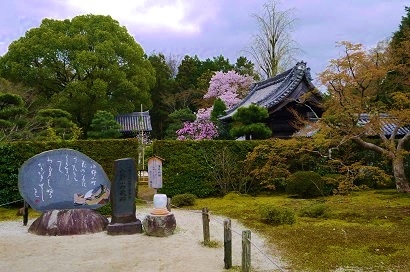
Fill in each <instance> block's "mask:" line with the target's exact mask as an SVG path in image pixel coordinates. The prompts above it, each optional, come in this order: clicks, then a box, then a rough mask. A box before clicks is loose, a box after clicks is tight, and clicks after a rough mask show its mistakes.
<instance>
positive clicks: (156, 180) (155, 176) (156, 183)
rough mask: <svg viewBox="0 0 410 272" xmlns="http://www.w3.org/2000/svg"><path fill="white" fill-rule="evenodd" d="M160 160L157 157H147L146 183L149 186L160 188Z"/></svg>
mask: <svg viewBox="0 0 410 272" xmlns="http://www.w3.org/2000/svg"><path fill="white" fill-rule="evenodd" d="M162 161H163V159H161V158H159V157H155V156H154V157H151V158H149V159H148V184H149V187H150V188H155V189H158V188H162Z"/></svg>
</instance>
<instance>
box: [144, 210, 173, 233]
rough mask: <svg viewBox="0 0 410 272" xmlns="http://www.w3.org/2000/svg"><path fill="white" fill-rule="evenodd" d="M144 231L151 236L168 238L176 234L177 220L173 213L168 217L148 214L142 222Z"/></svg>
mask: <svg viewBox="0 0 410 272" xmlns="http://www.w3.org/2000/svg"><path fill="white" fill-rule="evenodd" d="M142 225H143V227H144V231H145V233H146V234H147V235H149V236H157V237H166V236H170V235H171V234H173V233H174V230H175V227H176V225H177V224H176V220H175V216H174V214H173V213H169V214H167V215H154V214H148V215H147V216H146V217H145V218H144V220H142Z"/></svg>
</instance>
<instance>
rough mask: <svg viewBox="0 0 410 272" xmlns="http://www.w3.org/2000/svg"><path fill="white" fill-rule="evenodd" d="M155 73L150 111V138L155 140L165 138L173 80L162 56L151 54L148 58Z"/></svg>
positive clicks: (160, 54) (173, 85)
mask: <svg viewBox="0 0 410 272" xmlns="http://www.w3.org/2000/svg"><path fill="white" fill-rule="evenodd" d="M148 59H149V61H150V62H151V65H152V66H153V67H154V69H155V72H156V82H155V85H154V87H153V88H152V89H151V100H152V105H153V107H152V110H151V111H150V115H151V120H152V132H151V136H152V137H153V138H156V139H162V138H164V137H165V130H166V127H167V126H168V123H169V120H168V115H169V114H170V113H171V112H172V111H171V107H169V106H168V104H167V101H168V102H169V101H170V100H171V99H170V98H171V97H173V96H174V95H173V93H174V92H175V89H176V88H175V79H174V78H173V74H172V70H171V68H170V67H169V65H168V63H167V59H166V58H165V56H164V54H162V53H159V54H152V55H150V56H149V57H148Z"/></svg>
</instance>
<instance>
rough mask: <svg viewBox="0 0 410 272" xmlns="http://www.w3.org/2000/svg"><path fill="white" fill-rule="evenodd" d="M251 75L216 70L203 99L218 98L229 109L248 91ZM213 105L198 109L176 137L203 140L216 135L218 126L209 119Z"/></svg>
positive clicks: (251, 79)
mask: <svg viewBox="0 0 410 272" xmlns="http://www.w3.org/2000/svg"><path fill="white" fill-rule="evenodd" d="M253 81H254V80H253V78H252V77H251V76H243V75H240V74H238V73H236V72H235V71H229V72H227V73H224V72H216V73H215V75H214V76H213V77H212V78H211V81H210V82H209V88H208V92H207V93H206V94H205V95H204V99H210V98H220V99H221V100H222V101H223V102H224V103H225V105H226V108H227V109H231V108H232V107H233V106H235V105H236V104H237V103H239V101H241V100H242V99H243V98H244V97H245V96H246V94H247V93H248V90H249V87H250V85H251V84H252V83H253ZM212 109H213V107H210V108H207V109H199V110H198V112H197V114H196V116H197V118H196V120H195V121H194V122H185V123H184V127H183V128H182V129H180V130H178V131H177V135H178V139H179V140H185V139H194V140H204V139H213V138H216V137H218V135H219V133H218V127H217V126H216V125H215V124H214V123H213V122H212V121H211V118H210V117H211V112H212Z"/></svg>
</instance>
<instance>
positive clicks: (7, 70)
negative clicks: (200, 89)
mask: <svg viewBox="0 0 410 272" xmlns="http://www.w3.org/2000/svg"><path fill="white" fill-rule="evenodd" d="M0 75H1V76H2V77H4V78H6V79H8V80H11V81H13V82H22V83H24V84H25V85H27V86H33V87H34V88H36V89H37V90H38V92H39V94H40V95H42V96H43V97H44V98H45V99H46V100H47V101H48V103H52V105H53V106H52V107H54V108H60V109H63V110H66V111H68V112H69V113H70V114H71V115H72V116H73V118H74V119H75V120H76V123H78V124H79V125H80V126H81V127H82V128H83V130H84V132H85V135H87V131H88V129H89V127H90V124H91V120H92V118H93V116H94V114H95V113H96V112H97V110H107V111H109V112H111V113H113V114H117V113H126V112H133V111H135V110H136V109H138V108H139V107H140V105H141V104H144V105H145V107H146V108H150V107H151V100H150V94H149V90H150V88H152V87H153V86H154V84H155V71H154V69H153V68H152V66H151V64H150V62H149V61H148V59H147V57H146V56H145V54H144V51H143V49H142V47H141V46H140V45H139V44H138V43H136V42H135V40H134V38H133V37H132V36H131V35H129V33H128V32H127V30H126V28H125V27H122V26H120V25H119V23H118V22H117V21H115V20H113V19H112V18H111V17H109V16H101V15H81V16H77V17H74V18H73V19H72V20H68V19H66V20H63V21H60V20H53V19H44V20H43V21H42V23H41V25H40V27H38V28H32V29H31V30H29V31H27V32H26V34H25V36H24V37H21V38H20V39H18V40H16V41H14V42H13V43H12V44H11V45H10V47H9V50H8V52H7V53H6V54H5V55H4V56H3V57H1V58H0Z"/></svg>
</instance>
